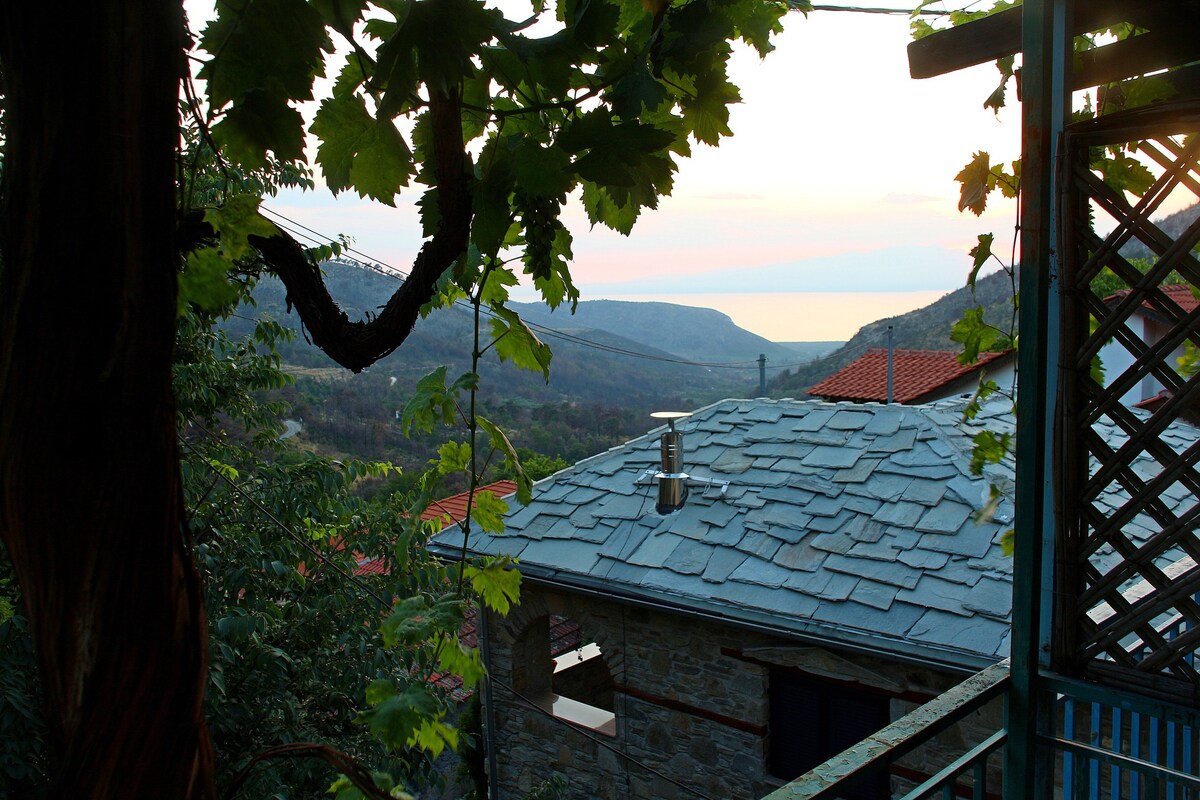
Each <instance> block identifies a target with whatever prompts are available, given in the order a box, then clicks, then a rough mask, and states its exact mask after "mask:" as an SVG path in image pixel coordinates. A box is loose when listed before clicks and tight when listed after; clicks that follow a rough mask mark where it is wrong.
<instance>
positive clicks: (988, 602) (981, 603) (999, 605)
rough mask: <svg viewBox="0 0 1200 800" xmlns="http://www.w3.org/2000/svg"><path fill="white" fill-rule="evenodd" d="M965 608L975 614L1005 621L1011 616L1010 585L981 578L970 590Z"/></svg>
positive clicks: (992, 579)
mask: <svg viewBox="0 0 1200 800" xmlns="http://www.w3.org/2000/svg"><path fill="white" fill-rule="evenodd" d="M966 607H967V610H969V611H974V612H975V613H976V614H983V615H984V616H988V617H996V618H997V619H1001V620H1007V619H1008V618H1009V617H1010V616H1011V615H1012V584H1011V583H1010V582H1008V581H1001V580H996V579H994V578H983V579H981V580H980V581H979V583H977V584H975V585H974V586H973V587H972V588H971V592H970V594H968V595H967V603H966Z"/></svg>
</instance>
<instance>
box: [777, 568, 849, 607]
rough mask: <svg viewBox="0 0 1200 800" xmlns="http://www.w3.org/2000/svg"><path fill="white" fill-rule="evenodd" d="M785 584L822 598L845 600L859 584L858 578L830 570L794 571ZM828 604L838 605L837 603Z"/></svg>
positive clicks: (798, 590)
mask: <svg viewBox="0 0 1200 800" xmlns="http://www.w3.org/2000/svg"><path fill="white" fill-rule="evenodd" d="M784 585H785V586H787V587H788V588H789V589H792V590H793V591H797V592H801V593H802V594H807V595H811V596H812V597H819V598H821V599H822V600H845V599H847V598H848V597H850V593H851V592H853V591H854V587H855V586H857V585H858V578H856V577H853V576H851V575H843V574H842V573H840V572H829V571H828V570H819V571H817V572H793V573H792V574H791V576H790V577H789V578H788V579H787V580H786V581H784ZM827 605H836V603H828V604H827Z"/></svg>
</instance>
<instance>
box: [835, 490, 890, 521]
mask: <svg viewBox="0 0 1200 800" xmlns="http://www.w3.org/2000/svg"><path fill="white" fill-rule="evenodd" d="M842 505H843V506H844V507H845V509H846V510H847V511H853V512H854V513H856V514H866V515H867V516H868V517H869V516H871V515H872V514H874V513H875V512H876V511H878V510H879V507H880V506H882V505H883V503H881V502H880V501H878V500H876V499H875V498H873V497H856V496H853V495H852V496H848V497H846V498H845V499H844V500H843V501H842Z"/></svg>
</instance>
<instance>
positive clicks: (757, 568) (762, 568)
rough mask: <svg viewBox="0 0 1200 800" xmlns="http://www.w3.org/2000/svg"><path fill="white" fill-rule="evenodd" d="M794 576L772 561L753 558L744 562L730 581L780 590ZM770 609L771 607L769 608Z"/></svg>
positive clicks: (731, 575) (731, 576) (788, 570)
mask: <svg viewBox="0 0 1200 800" xmlns="http://www.w3.org/2000/svg"><path fill="white" fill-rule="evenodd" d="M791 576H792V571H791V570H790V569H785V568H783V567H781V566H778V565H777V564H774V563H772V562H770V561H763V560H762V559H761V558H754V557H753V556H751V557H750V558H747V559H746V560H745V561H743V562H742V564H741V566H739V567H738V568H737V569H735V570H734V571H733V572H732V573H730V575H729V580H730V581H736V582H738V583H757V584H758V585H760V586H770V587H773V588H779V587H780V586H782V585H783V582H784V581H786V580H787V579H788V578H790V577H791ZM767 607H768V608H769V607H770V606H767Z"/></svg>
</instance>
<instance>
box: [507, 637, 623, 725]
mask: <svg viewBox="0 0 1200 800" xmlns="http://www.w3.org/2000/svg"><path fill="white" fill-rule="evenodd" d="M513 681H514V684H515V686H516V689H517V691H519V692H521V693H522V694H525V695H526V696H528V697H529V698H530V699H532V700H533V701H534V702H536V703H537V704H538V705H540V706H541V707H542V708H544V709H546V710H547V711H549V712H550V713H552V714H554V715H555V716H556V717H560V718H562V719H566V720H569V721H570V722H573V723H575V724H577V725H581V726H583V727H587V728H591V729H593V730H596V731H599V732H600V733H605V734H608V735H609V736H615V735H616V718H615V716H614V713H613V712H614V710H615V707H614V704H613V677H612V673H611V672H610V671H609V669H608V664H607V663H605V661H604V656H603V654H602V653H601V652H600V647H599V645H597V644H596V643H594V642H591V641H589V640H588V639H587V637H586V636H585V635H584V634H583V632H582V631H581V630H580V628H579V625H578V624H577V623H575V622H572V621H571V620H569V619H566V618H565V617H559V616H556V615H551V616H549V617H541V618H539V619H536V620H533V621H532V622H531V623H530V624H529V626H528V627H527V628H526V629H525V630H524V631H523V632H522V633H521V635H520V636H519V637H518V638H517V641H516V644H515V647H514V650H513Z"/></svg>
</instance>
